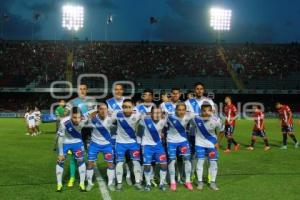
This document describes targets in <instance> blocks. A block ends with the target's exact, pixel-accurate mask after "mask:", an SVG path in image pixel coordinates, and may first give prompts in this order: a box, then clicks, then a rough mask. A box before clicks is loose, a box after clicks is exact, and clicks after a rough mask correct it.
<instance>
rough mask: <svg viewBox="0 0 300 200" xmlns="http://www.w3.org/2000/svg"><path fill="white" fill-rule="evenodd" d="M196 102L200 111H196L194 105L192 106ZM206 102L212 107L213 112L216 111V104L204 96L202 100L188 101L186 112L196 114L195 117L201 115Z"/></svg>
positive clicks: (186, 102)
mask: <svg viewBox="0 0 300 200" xmlns="http://www.w3.org/2000/svg"><path fill="white" fill-rule="evenodd" d="M194 102H196V103H197V104H198V107H199V110H196V111H195V109H194V105H192V104H193V103H194ZM204 102H208V103H209V104H210V105H211V106H212V109H213V111H215V103H214V102H213V100H212V99H211V98H208V97H204V96H202V97H201V98H200V99H199V98H193V100H191V99H188V100H186V101H185V105H186V111H187V112H191V113H194V114H195V115H199V114H200V112H201V106H202V104H203V103H204Z"/></svg>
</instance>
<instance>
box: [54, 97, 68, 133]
mask: <svg viewBox="0 0 300 200" xmlns="http://www.w3.org/2000/svg"><path fill="white" fill-rule="evenodd" d="M65 105H66V103H65V100H63V99H62V100H60V101H59V106H57V108H56V109H55V116H56V131H57V130H58V127H59V124H60V119H61V118H63V117H64V116H65Z"/></svg>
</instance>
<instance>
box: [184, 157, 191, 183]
mask: <svg viewBox="0 0 300 200" xmlns="http://www.w3.org/2000/svg"><path fill="white" fill-rule="evenodd" d="M191 171H192V163H191V161H190V160H185V161H184V172H185V182H186V183H188V182H191Z"/></svg>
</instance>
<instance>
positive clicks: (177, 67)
mask: <svg viewBox="0 0 300 200" xmlns="http://www.w3.org/2000/svg"><path fill="white" fill-rule="evenodd" d="M217 48H218V47H217V46H216V45H214V44H168V43H139V42H136V43H126V42H124V43H121V42H118V43H117V42H116V43H102V42H93V43H89V42H79V41H77V42H74V43H72V42H63V41H57V42H54V41H35V42H28V41H19V42H18V41H0V87H4V86H19V87H24V86H26V85H27V84H29V83H31V82H32V81H36V82H37V85H39V86H49V85H50V83H51V82H52V81H54V80H65V72H66V66H67V55H68V52H69V51H72V50H73V52H74V59H73V61H74V62H73V65H72V67H73V75H75V76H74V77H77V76H78V75H79V74H81V73H102V74H106V75H107V77H108V78H109V79H110V80H136V79H137V78H151V77H154V76H155V77H158V78H170V79H172V78H176V77H180V76H183V75H185V76H190V77H201V76H211V77H225V76H228V77H229V73H228V72H227V67H226V63H224V61H223V60H222V59H221V56H220V55H219V53H218V50H217ZM224 49H225V57H226V58H227V60H228V61H229V62H230V63H231V64H232V66H233V68H234V69H235V70H236V72H237V73H238V74H239V75H240V76H241V77H244V78H246V79H248V80H251V79H256V78H260V77H262V78H263V77H265V76H277V77H278V76H279V77H281V78H284V77H286V76H288V74H289V73H292V72H294V71H300V56H299V55H300V45H298V44H286V45H275V44H274V45H263V44H261V45H258V44H240V45H234V44H232V45H224Z"/></svg>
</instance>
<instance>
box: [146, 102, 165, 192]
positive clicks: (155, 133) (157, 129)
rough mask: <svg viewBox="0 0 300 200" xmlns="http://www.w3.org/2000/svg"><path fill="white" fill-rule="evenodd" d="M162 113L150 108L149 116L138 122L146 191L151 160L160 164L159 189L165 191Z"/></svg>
mask: <svg viewBox="0 0 300 200" xmlns="http://www.w3.org/2000/svg"><path fill="white" fill-rule="evenodd" d="M161 115H162V111H161V109H160V108H155V107H152V109H151V116H145V117H144V119H143V120H141V122H140V126H141V127H142V128H143V137H142V149H143V161H144V163H143V165H144V175H145V180H146V187H145V190H146V191H150V190H151V163H152V162H153V158H154V159H155V162H156V163H159V164H160V173H159V174H160V185H159V188H160V189H161V190H163V191H165V190H166V185H165V180H166V175H167V169H168V166H167V157H166V153H165V150H164V147H163V145H162V141H161V133H162V130H163V128H164V127H165V124H166V120H165V119H162V118H161Z"/></svg>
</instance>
